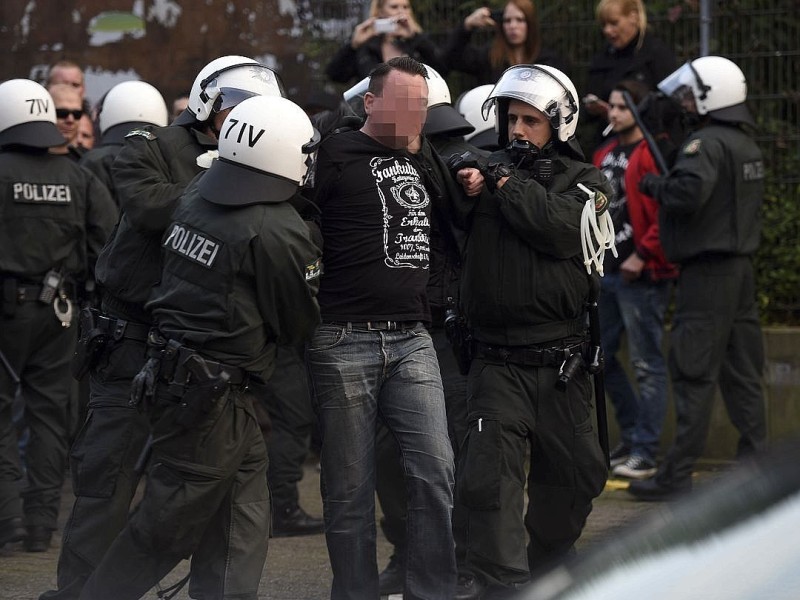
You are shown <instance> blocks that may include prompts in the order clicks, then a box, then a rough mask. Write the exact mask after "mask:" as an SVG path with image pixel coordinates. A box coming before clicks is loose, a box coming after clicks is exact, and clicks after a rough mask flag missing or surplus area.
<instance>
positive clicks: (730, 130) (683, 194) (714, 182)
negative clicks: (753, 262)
mask: <svg viewBox="0 0 800 600" xmlns="http://www.w3.org/2000/svg"><path fill="white" fill-rule="evenodd" d="M656 185H657V189H656V192H655V193H654V194H653V196H654V197H656V198H657V199H658V200H659V202H660V203H661V208H662V210H660V211H659V213H658V216H659V227H660V236H661V245H662V246H663V247H664V252H665V254H666V256H667V258H668V259H669V260H671V261H673V262H678V263H681V262H686V261H687V260H690V259H692V258H695V257H698V256H700V255H702V254H734V255H744V256H748V255H752V254H754V253H755V251H756V249H757V248H758V243H759V233H760V231H761V200H762V198H763V197H764V162H763V158H762V154H761V150H759V148H758V146H757V145H756V144H755V142H754V141H753V140H752V139H751V138H750V137H749V136H748V135H747V134H746V133H745V132H744V131H742V130H741V129H739V128H738V127H736V126H733V125H725V124H719V123H712V124H711V125H708V126H706V127H704V128H702V129H700V130H699V131H696V132H695V133H693V134H692V135H691V136H689V138H688V139H687V140H686V142H685V143H684V145H683V147H682V148H681V150H680V152H679V153H678V158H677V160H676V161H675V165H674V166H673V167H672V170H671V171H670V173H669V177H668V178H664V179H661V180H659V181H658V182H657V184H656Z"/></svg>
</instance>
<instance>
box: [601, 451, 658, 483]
mask: <svg viewBox="0 0 800 600" xmlns="http://www.w3.org/2000/svg"><path fill="white" fill-rule="evenodd" d="M656 470H657V469H656V463H654V462H653V461H652V460H648V459H646V458H645V457H643V456H636V455H633V456H631V457H630V458H628V460H626V461H625V462H624V463H622V464H621V465H617V466H616V467H614V469H613V470H612V471H611V474H612V475H614V476H615V477H625V478H626V479H647V478H648V477H652V476H653V475H655V474H656Z"/></svg>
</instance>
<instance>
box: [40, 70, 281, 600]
mask: <svg viewBox="0 0 800 600" xmlns="http://www.w3.org/2000/svg"><path fill="white" fill-rule="evenodd" d="M281 90H282V88H281V86H280V84H279V82H278V80H277V77H276V75H275V74H274V73H273V72H272V71H271V70H270V69H268V68H267V67H265V66H263V65H261V64H259V63H258V62H256V61H255V60H253V59H251V58H246V57H243V56H223V57H220V58H217V59H215V60H213V61H211V62H210V63H209V64H207V65H206V66H205V67H204V68H203V69H201V71H200V73H198V75H197V76H196V77H195V81H194V84H193V86H192V90H191V94H190V105H189V108H187V109H186V111H185V112H184V114H183V115H182V116H181V117H180V118H178V119H177V120H176V121H175V122H173V123H172V124H171V125H169V126H167V127H152V126H147V127H143V128H139V129H134V130H133V131H130V132H129V133H127V134H126V136H125V144H124V146H123V148H122V149H121V150H120V151H119V154H118V155H117V157H116V158H115V160H114V163H113V164H112V178H113V184H114V188H115V193H116V197H117V200H118V201H119V203H120V207H121V210H122V215H121V217H120V219H119V222H118V223H117V227H116V230H115V231H114V235H113V236H112V237H111V239H110V240H109V242H108V244H107V245H106V246H105V248H103V251H102V253H101V255H100V258H99V259H98V265H97V273H96V275H97V282H98V285H99V286H100V287H101V288H102V290H103V299H102V311H101V312H99V313H98V312H87V313H82V317H83V318H82V321H83V322H82V325H81V329H82V332H86V334H87V335H84V336H82V338H81V340H80V342H79V348H83V349H85V351H84V352H83V356H84V358H85V360H84V361H83V365H82V366H81V365H79V366H78V370H87V371H88V372H89V375H90V387H91V396H90V401H89V412H88V415H87V418H86V420H85V422H84V424H83V427H82V429H81V431H80V432H79V433H78V437H77V439H76V441H75V444H74V446H73V449H72V451H71V460H72V462H71V465H72V474H73V491H74V493H75V496H76V499H75V504H74V505H73V509H72V512H71V514H70V516H69V519H68V521H67V525H66V527H65V533H64V537H63V545H62V548H61V555H60V557H59V566H58V588H59V589H58V590H53V591H49V592H45V593H44V594H43V595H42V598H43V599H44V598H47V599H51V598H77V597H78V596H79V594H80V589H81V587H82V586H83V584H84V582H85V581H86V579H87V578H88V576H89V575H90V574H91V572H92V570H93V569H94V567H95V566H96V565H97V564H98V563H99V562H100V559H101V558H102V557H103V554H104V553H105V551H106V550H107V549H108V547H109V545H110V544H111V542H112V541H113V540H114V538H115V537H116V535H117V534H118V533H119V531H120V530H121V529H122V527H123V526H124V525H125V522H126V521H127V518H128V512H129V507H130V501H131V498H132V497H133V494H134V492H135V490H136V485H137V482H138V480H139V476H140V469H136V464H137V460H138V457H139V456H140V454H141V451H142V448H143V447H144V446H145V441H146V440H147V437H148V433H149V427H148V422H147V419H146V418H144V417H143V416H142V415H140V414H139V413H138V412H137V411H136V410H135V409H133V408H132V407H131V406H130V405H129V397H130V386H131V380H132V378H133V377H134V375H136V373H137V372H138V371H139V369H140V368H141V366H142V363H143V362H144V361H145V341H146V339H147V334H148V331H149V329H150V326H151V317H150V314H149V312H148V311H147V310H146V309H145V308H144V304H145V301H146V300H147V297H148V295H149V293H150V291H151V289H152V287H153V286H154V285H155V283H156V282H157V281H158V280H159V279H160V276H161V274H160V269H161V256H160V254H161V253H160V238H161V234H162V233H163V231H164V228H165V227H166V226H167V225H168V224H169V222H170V219H171V215H172V211H173V209H174V207H175V205H176V204H177V202H178V199H179V198H180V196H181V195H182V193H183V192H184V190H185V188H186V186H187V185H188V183H189V182H190V181H191V180H192V179H193V178H194V177H195V176H196V175H197V174H198V173H200V172H201V171H202V170H203V169H204V168H205V167H208V166H209V165H210V162H211V157H212V156H213V154H212V153H215V152H216V148H217V135H218V134H219V132H220V129H221V127H222V123H223V120H224V118H225V116H226V115H227V114H228V112H230V109H231V108H232V107H234V106H236V105H237V104H238V103H239V102H241V101H242V100H244V99H245V98H248V97H251V96H254V95H262V94H263V95H273V96H279V95H281ZM112 98H113V96H112ZM90 334H91V335H90Z"/></svg>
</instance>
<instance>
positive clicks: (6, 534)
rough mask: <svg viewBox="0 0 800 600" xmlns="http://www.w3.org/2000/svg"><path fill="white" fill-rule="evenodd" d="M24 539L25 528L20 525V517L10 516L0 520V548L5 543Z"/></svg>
mask: <svg viewBox="0 0 800 600" xmlns="http://www.w3.org/2000/svg"><path fill="white" fill-rule="evenodd" d="M24 539H25V528H24V527H23V526H22V519H20V518H19V517H12V518H10V519H5V520H4V521H0V548H2V547H3V546H5V545H6V544H11V543H13V542H20V541H22V540H24Z"/></svg>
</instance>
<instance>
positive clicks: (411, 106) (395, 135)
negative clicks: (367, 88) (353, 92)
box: [363, 70, 428, 150]
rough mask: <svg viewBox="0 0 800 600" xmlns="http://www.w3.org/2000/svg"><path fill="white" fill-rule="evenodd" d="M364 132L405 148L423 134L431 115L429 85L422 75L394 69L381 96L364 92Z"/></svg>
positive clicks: (391, 144)
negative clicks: (423, 128) (365, 116)
mask: <svg viewBox="0 0 800 600" xmlns="http://www.w3.org/2000/svg"><path fill="white" fill-rule="evenodd" d="M364 110H365V111H366V113H367V120H366V122H365V123H364V128H363V130H364V133H366V134H367V135H369V136H370V137H372V138H373V139H375V140H377V141H379V142H380V143H382V144H383V145H385V146H388V147H389V148H392V149H395V150H399V149H400V148H406V147H407V146H409V145H410V144H411V143H412V142H413V141H414V140H415V139H416V138H417V137H419V136H420V134H421V133H422V126H423V125H425V118H426V116H427V114H428V84H427V82H426V81H425V78H424V77H422V75H412V74H409V73H404V72H402V71H397V70H393V71H390V72H389V73H388V74H387V75H386V79H385V81H384V82H383V91H382V92H381V95H380V96H376V95H374V94H373V93H372V92H367V93H366V94H365V95H364Z"/></svg>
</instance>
